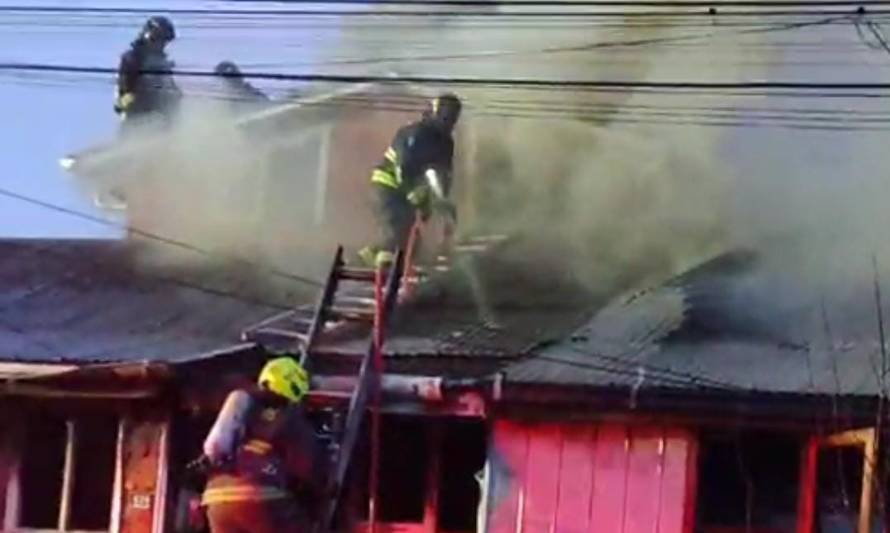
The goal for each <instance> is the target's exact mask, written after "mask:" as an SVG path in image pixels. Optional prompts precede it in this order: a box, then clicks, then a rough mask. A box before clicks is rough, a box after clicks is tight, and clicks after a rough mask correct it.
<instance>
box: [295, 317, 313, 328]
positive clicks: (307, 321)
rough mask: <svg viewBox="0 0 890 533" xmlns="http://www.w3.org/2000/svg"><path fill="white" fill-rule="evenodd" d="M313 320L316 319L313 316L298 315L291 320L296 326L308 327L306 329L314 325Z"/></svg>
mask: <svg viewBox="0 0 890 533" xmlns="http://www.w3.org/2000/svg"><path fill="white" fill-rule="evenodd" d="M313 321H314V319H312V318H303V317H296V318H294V319H293V320H292V321H291V322H292V323H293V324H294V325H296V326H302V327H304V328H306V330H308V329H309V328H311V327H312V322H313Z"/></svg>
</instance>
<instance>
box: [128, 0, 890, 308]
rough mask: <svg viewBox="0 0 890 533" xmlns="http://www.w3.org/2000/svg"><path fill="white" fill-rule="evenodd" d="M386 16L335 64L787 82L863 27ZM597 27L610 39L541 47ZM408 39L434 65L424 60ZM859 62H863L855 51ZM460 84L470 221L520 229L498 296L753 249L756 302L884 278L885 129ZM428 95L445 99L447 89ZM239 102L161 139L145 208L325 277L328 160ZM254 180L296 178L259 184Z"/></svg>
mask: <svg viewBox="0 0 890 533" xmlns="http://www.w3.org/2000/svg"><path fill="white" fill-rule="evenodd" d="M491 9H492V10H496V9H497V8H491ZM381 20H383V22H382V23H381V25H380V26H379V27H377V26H375V22H374V20H373V19H370V18H369V19H368V20H367V21H365V22H363V24H362V25H361V26H357V25H350V26H344V28H343V31H342V32H341V36H340V37H341V38H340V40H339V42H338V45H337V46H333V47H329V48H328V49H327V50H325V53H326V54H327V57H325V58H323V59H322V64H324V62H325V61H342V60H346V61H347V62H348V65H344V64H343V63H340V64H339V66H338V70H337V73H343V74H385V73H389V72H396V73H398V74H402V75H416V76H442V77H447V76H455V77H473V76H479V77H483V78H497V77H505V78H506V77H516V78H523V77H524V78H536V79H587V80H623V81H683V80H694V81H715V82H716V81H747V80H761V79H770V78H774V79H788V77H789V73H791V72H793V71H791V70H788V69H787V67H788V65H792V64H794V63H795V62H797V61H798V60H799V59H800V57H797V56H795V53H796V52H794V50H793V49H790V48H789V49H785V48H783V47H782V46H779V44H781V43H783V42H788V41H793V40H794V39H801V38H805V39H811V40H814V41H820V40H826V39H828V38H829V37H832V36H833V37H837V33H826V32H841V33H844V32H851V31H852V30H851V29H850V28H847V27H843V26H840V27H831V28H816V29H799V30H789V31H791V32H792V33H776V34H770V33H767V32H763V33H753V32H751V33H741V32H738V31H735V30H733V29H732V28H733V27H732V26H731V25H729V26H727V27H726V28H723V27H720V26H719V24H718V25H717V26H715V28H710V29H703V28H701V27H697V26H696V27H693V28H692V29H690V27H689V25H688V24H684V23H683V22H682V21H683V20H686V21H687V22H688V19H673V18H667V17H665V18H650V19H647V21H646V22H647V23H646V24H637V23H636V22H635V21H636V20H637V19H634V18H632V17H628V18H627V19H624V20H623V22H625V23H626V24H624V25H620V27H618V28H615V27H609V26H607V25H596V24H594V25H584V24H579V25H578V26H577V27H574V28H571V27H570V28H567V27H565V26H564V25H562V26H561V25H560V24H557V23H552V24H551V23H549V22H548V23H545V22H541V23H540V24H537V23H536V24H529V25H526V26H522V25H520V24H519V23H518V22H516V21H515V20H513V19H507V20H508V22H505V23H494V22H488V21H489V20H492V19H488V18H486V17H477V18H473V17H464V16H456V17H442V18H436V19H435V20H427V19H422V18H419V17H418V18H412V19H411V20H412V22H411V26H410V28H408V29H406V30H404V31H402V30H399V29H397V30H396V31H395V32H394V31H393V25H392V24H391V23H390V22H387V20H389V19H381ZM418 20H424V21H426V22H425V23H424V24H425V25H424V24H422V25H418V24H417V21H418ZM675 20H680V22H677V23H676V24H674V22H673V21H675ZM696 20H700V19H696ZM551 22H552V21H551ZM499 24H500V25H499ZM548 24H550V25H548ZM408 30H410V31H408ZM695 35H698V37H695ZM850 35H852V34H850ZM690 36H692V38H690ZM801 36H805V37H801ZM585 43H587V44H589V43H612V45H609V46H601V47H591V48H590V49H588V50H584V51H582V50H577V51H567V52H546V53H545V52H542V50H544V49H548V48H554V47H559V46H563V45H565V46H577V45H580V44H585ZM620 43H625V44H623V45H622V44H620ZM805 51H806V50H803V52H805ZM803 52H799V53H803ZM861 53H874V52H869V51H864V52H861ZM412 55H423V56H425V57H426V59H424V60H411V59H410V56H412ZM437 55H438V56H444V57H443V58H440V59H435V56H437ZM448 57H451V59H448ZM851 57H856V56H855V54H852V55H849V56H845V61H849V60H850V58H851ZM381 58H390V60H389V61H380V60H381ZM362 61H367V63H365V64H363V63H362ZM775 65H778V67H776V66H775ZM819 68H827V69H832V68H833V67H831V66H827V67H820V66H819V65H815V66H813V67H812V69H813V70H807V71H805V74H806V76H807V79H814V78H820V77H822V76H823V75H824V76H827V77H828V78H829V79H830V80H832V79H834V78H833V77H837V78H838V80H835V81H839V80H840V79H843V78H845V77H852V78H854V79H861V78H862V76H861V75H860V74H862V73H861V72H856V73H850V72H846V71H842V70H837V71H834V70H833V71H832V72H831V73H829V72H827V70H825V71H818V74H816V73H815V72H817V70H818V69H819ZM451 89H453V90H455V91H456V92H458V93H459V94H461V96H462V97H463V98H464V99H465V102H466V104H467V105H466V112H465V114H464V116H463V118H462V120H461V124H460V125H459V128H458V131H457V133H456V136H457V143H458V155H457V162H456V168H457V183H456V191H455V194H456V198H458V199H459V202H460V205H459V209H460V215H461V227H460V232H461V233H462V234H464V235H472V234H479V233H504V234H508V235H511V236H513V237H514V239H513V241H512V242H511V243H509V244H507V245H506V246H504V248H503V249H502V250H501V251H500V252H499V253H498V254H497V255H496V256H492V257H489V258H486V259H485V260H481V261H478V262H476V263H475V268H476V269H477V270H478V272H477V274H479V275H480V276H481V278H482V279H483V281H484V283H483V284H484V285H485V290H486V291H488V293H489V294H488V295H487V296H486V297H487V298H489V299H490V300H491V301H492V302H494V303H495V304H496V303H497V302H503V301H504V300H505V298H506V299H512V300H513V301H516V300H521V299H522V298H523V297H524V296H523V294H524V293H526V292H527V291H517V290H516V287H517V286H520V287H523V288H526V289H528V290H531V289H532V288H535V287H537V288H540V289H541V290H540V291H537V292H536V296H535V297H534V298H531V300H533V301H531V300H529V297H527V296H526V297H525V298H526V300H528V301H526V302H525V303H526V304H528V305H540V304H541V302H542V301H543V300H542V298H544V297H545V296H546V297H551V298H552V299H554V300H564V299H565V294H566V292H565V291H563V292H561V291H557V290H550V289H551V288H553V287H563V286H565V287H568V288H570V289H571V290H573V291H576V293H577V294H582V293H583V296H581V297H583V298H589V297H590V296H591V295H593V296H596V297H601V298H607V297H610V296H613V295H615V294H616V293H618V292H620V291H623V290H627V289H633V288H637V287H641V286H645V285H650V284H653V283H657V282H659V281H661V280H664V279H667V278H669V277H671V276H673V275H676V274H678V273H680V272H683V271H685V270H687V269H688V268H690V267H692V266H694V265H697V264H699V263H701V262H702V261H704V260H706V259H708V258H711V257H714V256H715V255H718V254H720V253H722V252H726V251H729V250H734V249H737V248H740V247H743V248H747V249H752V250H755V251H756V252H758V253H759V255H760V257H761V261H760V263H759V264H760V267H759V271H758V272H757V274H756V276H753V277H749V278H746V280H744V283H745V284H746V287H748V288H749V289H750V288H752V287H756V289H752V290H750V291H749V293H750V294H754V295H755V296H754V297H752V299H749V300H744V301H749V302H752V304H751V305H752V308H756V307H757V306H759V305H763V306H767V305H773V304H775V302H777V301H782V302H785V304H784V305H785V306H786V307H788V308H794V309H804V308H805V309H811V310H812V309H815V307H814V306H817V304H818V303H819V302H820V301H827V302H828V304H829V306H831V305H832V303H831V302H834V301H838V302H840V301H842V300H843V299H844V298H847V297H848V296H847V294H848V292H847V291H846V289H842V287H848V286H851V285H856V284H859V285H861V284H862V282H863V280H865V281H868V282H870V280H871V257H872V255H873V254H874V255H875V256H877V259H878V265H879V267H880V270H881V274H882V275H886V274H887V270H888V269H890V250H888V246H887V242H888V241H887V239H886V238H885V237H884V232H885V229H884V228H886V227H887V222H890V220H888V218H890V214H888V210H887V209H886V207H885V205H884V204H885V201H884V200H883V199H884V198H886V197H887V192H888V182H887V177H886V169H885V167H884V166H883V165H882V162H884V161H886V154H885V148H884V147H886V145H887V143H886V141H887V137H886V135H885V134H882V133H875V134H850V133H841V132H801V131H797V130H787V129H776V128H733V127H715V126H713V125H711V126H708V125H702V124H701V122H703V121H707V120H708V119H703V118H702V117H701V116H699V114H698V113H699V112H698V111H695V109H699V110H701V109H720V108H727V107H733V106H745V105H749V106H765V107H770V106H774V107H777V108H779V109H787V108H790V107H793V106H798V105H801V103H800V102H799V101H797V100H793V99H787V100H786V99H775V98H773V97H763V96H752V97H747V98H739V97H737V96H728V95H725V94H723V95H721V94H710V95H702V94H699V93H686V94H683V93H672V94H664V93H653V92H639V91H638V92H632V91H615V92H585V91H569V90H551V91H541V90H526V91H521V90H518V89H516V88H504V87H492V88H478V87H474V88H472V89H470V88H466V87H463V88H462V87H456V88H451ZM425 90H428V91H429V93H430V94H432V90H433V88H425ZM848 104H849V103H848V102H844V101H839V100H835V101H833V102H831V104H830V105H835V106H837V107H838V108H843V107H844V106H847V105H848ZM224 105H225V103H208V102H202V103H201V104H200V109H198V110H193V112H189V113H187V114H186V116H190V117H191V119H187V120H185V121H184V123H183V124H181V125H180V126H179V127H178V128H177V129H176V131H175V132H174V134H173V135H172V136H171V137H170V138H169V139H168V140H167V141H165V142H167V143H168V144H169V146H168V148H171V149H172V151H171V153H172V155H170V156H166V157H165V158H164V160H163V161H159V162H155V163H153V165H156V166H153V168H152V170H151V171H150V174H151V179H148V180H145V179H140V180H138V181H139V182H140V185H138V186H137V187H136V188H135V189H132V190H131V191H129V194H131V195H134V197H138V198H139V199H140V201H139V203H140V204H141V205H144V206H149V207H146V208H145V210H146V211H144V212H142V213H140V214H139V215H138V217H139V218H138V220H140V221H141V222H140V223H141V224H144V225H145V226H147V228H148V229H150V230H152V231H154V232H156V233H158V234H162V235H165V236H170V237H173V238H176V239H180V240H183V241H187V242H195V243H200V244H201V245H202V246H203V247H206V248H210V249H211V250H213V251H214V252H218V253H219V254H220V255H228V256H233V255H234V256H239V257H249V258H253V259H255V260H257V261H258V262H264V263H268V264H272V265H275V266H276V267H279V268H281V269H283V270H288V271H291V272H300V273H306V274H309V275H311V276H315V277H320V276H321V274H322V272H323V269H324V267H325V266H326V265H327V263H328V261H329V257H330V251H331V249H332V245H333V242H332V241H331V237H330V234H328V233H326V232H325V231H322V230H320V229H319V228H318V227H317V226H315V222H314V218H313V213H314V206H313V203H312V202H311V201H309V200H307V198H306V195H305V194H301V192H300V191H303V190H313V187H314V186H313V185H312V182H313V179H314V174H313V172H312V171H309V170H307V169H314V168H316V167H317V165H318V162H317V161H314V160H312V156H311V155H309V152H311V150H308V151H307V152H306V154H292V156H291V157H290V158H289V159H288V160H287V161H288V163H287V164H283V165H278V167H280V168H278V167H274V168H273V167H270V166H269V163H268V155H269V152H268V145H269V143H270V142H271V141H272V140H274V138H275V137H276V136H280V135H284V134H287V135H298V134H299V132H298V131H294V130H299V129H300V128H299V127H298V126H299V125H295V124H291V125H290V129H289V130H288V132H281V131H277V132H274V133H270V132H252V133H246V132H245V131H244V130H243V129H239V128H236V127H234V126H233V125H232V120H231V115H230V114H229V111H228V110H227V109H224V107H223V106H224ZM819 105H826V104H823V103H822V102H819ZM875 105H876V106H878V105H879V104H875ZM878 109H879V107H878ZM684 110H689V111H684ZM393 133H394V132H393ZM263 147H265V148H263ZM334 149H337V150H343V151H344V152H345V151H348V150H350V147H348V146H336V147H334ZM139 171H140V173H143V174H144V173H145V172H146V169H145V167H144V166H141V167H140V169H139ZM260 174H263V175H267V176H272V181H273V182H275V181H277V182H278V183H280V184H287V185H281V188H274V187H272V188H269V187H257V183H256V178H257V176H258V175H260ZM356 179H364V178H363V177H361V176H358V177H356ZM310 196H311V195H310ZM350 215H351V214H350ZM146 257H147V259H146V260H147V261H149V262H150V263H152V264H172V265H179V266H188V265H189V261H192V260H195V261H202V262H203V261H206V258H204V257H199V256H198V257H196V256H194V255H193V254H189V253H187V252H184V253H178V252H175V253H174V252H172V251H171V250H170V249H169V248H168V247H160V248H158V249H157V250H156V251H155V252H154V253H153V254H150V255H147V256H146ZM196 264H197V263H196ZM465 271H466V269H461V272H465ZM461 275H462V274H461ZM470 277H472V276H470ZM473 281H474V282H475V281H476V280H475V278H473ZM470 285H473V286H474V287H475V286H476V285H477V284H476V283H472V284H470ZM474 292H478V289H474ZM888 292H890V290H888ZM503 295H508V297H501V296H503ZM770 302H772V303H770Z"/></svg>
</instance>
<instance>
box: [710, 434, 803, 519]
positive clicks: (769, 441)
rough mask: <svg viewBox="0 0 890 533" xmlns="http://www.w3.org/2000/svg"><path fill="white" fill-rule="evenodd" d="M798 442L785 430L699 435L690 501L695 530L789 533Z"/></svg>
mask: <svg viewBox="0 0 890 533" xmlns="http://www.w3.org/2000/svg"><path fill="white" fill-rule="evenodd" d="M802 444H803V441H802V439H801V438H800V437H798V436H796V435H788V434H776V433H766V432H741V433H725V434H711V435H708V434H705V435H703V436H702V439H701V451H700V456H699V488H698V501H697V504H696V507H697V509H698V512H699V516H698V524H699V529H700V530H701V531H703V532H704V533H710V532H720V533H724V532H727V533H729V532H738V533H742V532H745V531H758V532H759V531H764V532H769V533H793V532H794V531H795V527H796V520H797V504H798V492H799V490H798V489H799V486H800V456H801V450H802Z"/></svg>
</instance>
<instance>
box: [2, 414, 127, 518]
mask: <svg viewBox="0 0 890 533" xmlns="http://www.w3.org/2000/svg"><path fill="white" fill-rule="evenodd" d="M117 435H118V422H117V420H116V419H114V418H105V417H101V416H96V415H91V416H89V417H84V418H78V419H70V420H66V419H63V418H59V417H54V416H52V415H46V414H43V415H41V416H40V417H34V420H32V421H29V422H28V425H27V427H26V428H25V436H24V443H23V444H24V446H23V447H22V453H21V460H20V465H19V471H18V480H19V498H18V501H19V507H18V520H17V523H18V525H19V527H20V528H22V529H50V530H59V531H73V530H77V531H107V530H108V529H109V524H110V519H111V502H112V497H113V496H112V493H113V486H114V473H115V466H116V458H117Z"/></svg>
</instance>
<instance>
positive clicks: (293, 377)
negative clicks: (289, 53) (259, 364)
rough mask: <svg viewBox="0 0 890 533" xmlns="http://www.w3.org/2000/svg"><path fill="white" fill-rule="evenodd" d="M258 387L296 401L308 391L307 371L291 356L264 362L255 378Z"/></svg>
mask: <svg viewBox="0 0 890 533" xmlns="http://www.w3.org/2000/svg"><path fill="white" fill-rule="evenodd" d="M257 383H258V384H259V386H260V387H262V388H264V389H266V390H268V391H270V392H274V393H275V394H277V395H279V396H283V397H284V398H287V399H288V400H289V401H291V402H294V403H298V402H299V401H300V400H302V399H303V396H305V395H306V393H307V392H309V373H308V372H306V369H305V368H303V366H302V365H300V363H298V362H297V361H296V360H294V359H293V358H292V357H278V358H276V359H272V360H271V361H269V362H267V363H266V366H264V367H263V370H262V371H261V372H260V377H259V378H258V379H257Z"/></svg>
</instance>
